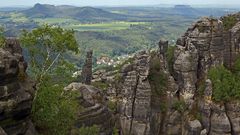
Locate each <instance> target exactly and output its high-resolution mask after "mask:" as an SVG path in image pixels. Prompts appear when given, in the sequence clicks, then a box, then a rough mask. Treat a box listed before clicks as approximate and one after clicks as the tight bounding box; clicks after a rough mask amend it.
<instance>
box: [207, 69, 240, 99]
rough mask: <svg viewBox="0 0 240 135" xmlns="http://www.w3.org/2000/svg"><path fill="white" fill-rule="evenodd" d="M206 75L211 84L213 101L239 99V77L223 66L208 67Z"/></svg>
mask: <svg viewBox="0 0 240 135" xmlns="http://www.w3.org/2000/svg"><path fill="white" fill-rule="evenodd" d="M208 77H209V78H210V79H211V81H212V84H213V99H214V100H215V101H217V102H220V101H229V100H234V99H237V100H238V99H240V84H239V81H240V78H239V77H238V76H236V75H235V74H233V73H231V72H230V71H229V70H227V69H226V68H225V67H224V66H219V67H216V68H212V69H210V71H209V73H208Z"/></svg>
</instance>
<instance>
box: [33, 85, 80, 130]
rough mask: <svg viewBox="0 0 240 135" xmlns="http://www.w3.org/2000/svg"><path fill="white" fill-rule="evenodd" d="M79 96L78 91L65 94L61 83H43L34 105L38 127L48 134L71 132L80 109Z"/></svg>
mask: <svg viewBox="0 0 240 135" xmlns="http://www.w3.org/2000/svg"><path fill="white" fill-rule="evenodd" d="M79 96H80V93H78V92H69V93H65V94H64V91H63V86H61V85H50V84H45V85H41V86H40V87H39V91H38V94H37V95H36V99H35V100H34V103H33V107H32V117H33V121H34V123H35V125H36V127H37V128H38V129H39V130H40V131H43V134H47V135H48V134H49V135H53V134H54V135H66V134H69V132H70V129H71V127H72V126H73V124H74V120H75V119H76V117H77V115H76V114H77V112H78V109H80V106H79V104H78V101H77V100H76V98H77V97H79Z"/></svg>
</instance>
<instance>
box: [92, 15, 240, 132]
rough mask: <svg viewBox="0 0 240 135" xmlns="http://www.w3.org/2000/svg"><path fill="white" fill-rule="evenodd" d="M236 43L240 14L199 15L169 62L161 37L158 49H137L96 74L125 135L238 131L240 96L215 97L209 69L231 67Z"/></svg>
mask: <svg viewBox="0 0 240 135" xmlns="http://www.w3.org/2000/svg"><path fill="white" fill-rule="evenodd" d="M229 18H230V19H229ZM232 18H233V19H232ZM239 48H240V17H239V14H235V15H229V16H225V17H222V18H220V19H213V18H202V19H201V20H199V21H197V22H196V23H195V24H193V25H192V26H191V27H190V28H189V29H188V30H187V31H186V33H185V34H184V35H183V36H182V37H181V38H179V40H178V41H177V43H176V46H175V48H174V52H173V54H172V55H173V58H172V59H170V60H171V61H170V62H169V59H168V57H169V56H167V55H169V54H167V53H166V50H168V43H167V42H166V41H160V42H159V49H158V50H157V51H141V52H139V53H137V54H136V55H135V56H134V58H133V60H132V61H131V62H130V63H127V64H125V65H124V66H123V67H122V68H121V70H119V71H114V72H112V73H113V74H108V73H104V72H103V74H104V75H102V76H105V77H104V78H105V79H102V78H97V79H95V80H97V81H101V82H105V83H107V84H108V86H109V87H108V94H109V95H108V96H109V99H110V100H113V101H115V102H117V108H116V117H117V118H118V124H119V125H118V129H119V131H120V133H121V134H123V135H130V134H132V135H180V134H182V135H238V134H240V130H239V123H240V113H239V103H240V102H239V101H236V100H233V101H228V102H223V101H222V102H216V101H215V100H214V99H213V90H214V89H213V83H212V81H213V80H210V78H209V77H208V72H209V70H210V69H211V68H213V67H218V66H222V65H224V66H225V67H226V68H227V69H229V70H231V69H232V66H233V65H234V63H235V61H236V60H237V58H238V57H239V51H240V50H239ZM114 74H115V75H114ZM106 78H111V79H106ZM201 92H202V94H200V93H201Z"/></svg>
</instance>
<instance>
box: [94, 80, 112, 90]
mask: <svg viewBox="0 0 240 135" xmlns="http://www.w3.org/2000/svg"><path fill="white" fill-rule="evenodd" d="M92 85H93V86H94V87H96V88H98V89H100V90H103V91H107V88H108V87H109V86H108V84H107V83H105V82H92Z"/></svg>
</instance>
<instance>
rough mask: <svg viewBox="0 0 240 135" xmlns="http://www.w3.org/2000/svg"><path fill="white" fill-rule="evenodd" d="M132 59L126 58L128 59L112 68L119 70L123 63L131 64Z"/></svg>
mask: <svg viewBox="0 0 240 135" xmlns="http://www.w3.org/2000/svg"><path fill="white" fill-rule="evenodd" d="M133 61H134V58H128V59H126V60H125V61H124V62H123V63H121V64H119V65H117V66H116V67H115V68H114V70H117V71H120V70H121V69H122V68H123V66H124V65H126V64H132V63H133Z"/></svg>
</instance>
